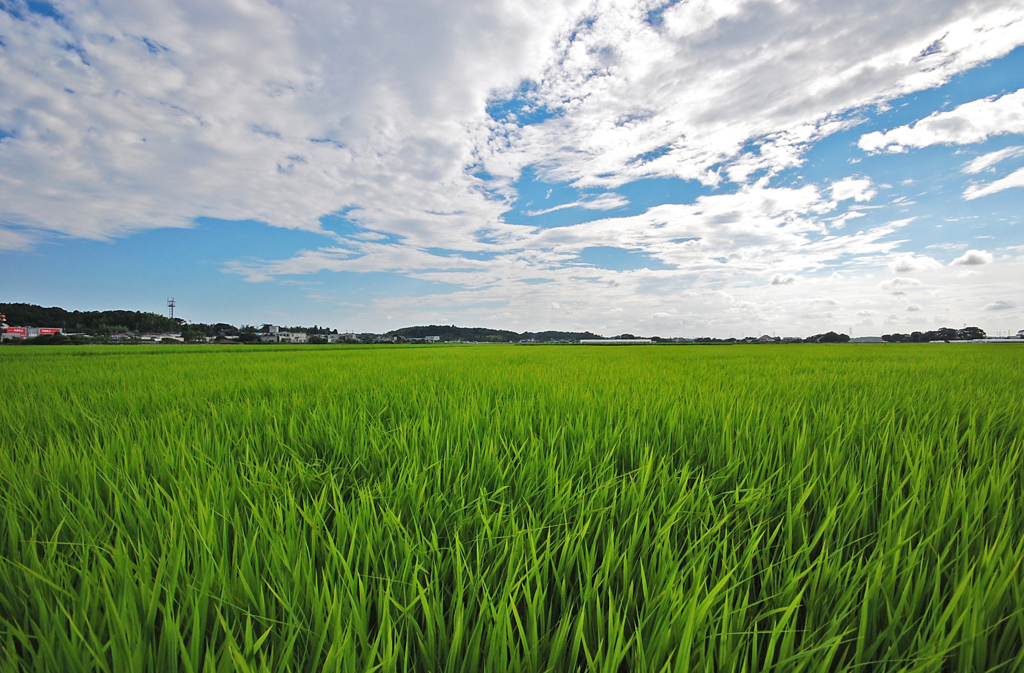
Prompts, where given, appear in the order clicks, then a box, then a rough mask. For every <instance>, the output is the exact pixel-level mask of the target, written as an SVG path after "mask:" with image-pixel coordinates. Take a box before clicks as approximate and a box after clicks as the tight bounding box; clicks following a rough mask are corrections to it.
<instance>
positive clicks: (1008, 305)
mask: <svg viewBox="0 0 1024 673" xmlns="http://www.w3.org/2000/svg"><path fill="white" fill-rule="evenodd" d="M1015 308H1017V304H1015V303H1014V302H1012V301H1005V300H999V301H994V302H992V303H991V304H986V305H985V310H986V311H1009V310H1011V309H1015Z"/></svg>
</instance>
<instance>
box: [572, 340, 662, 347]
mask: <svg viewBox="0 0 1024 673" xmlns="http://www.w3.org/2000/svg"><path fill="white" fill-rule="evenodd" d="M580 343H581V344H587V345H588V346H598V345H603V344H650V343H654V342H653V341H651V340H650V339H580Z"/></svg>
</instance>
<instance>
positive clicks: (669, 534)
mask: <svg viewBox="0 0 1024 673" xmlns="http://www.w3.org/2000/svg"><path fill="white" fill-rule="evenodd" d="M0 371H3V373H4V375H5V376H4V378H5V381H6V382H7V384H8V385H7V393H6V395H5V396H4V398H3V400H2V401H0V428H2V432H0V504H2V508H0V671H111V672H113V671H127V670H130V671H165V670H180V671H191V672H199V671H205V672H213V671H452V672H455V671H466V672H469V671H573V670H587V671H627V670H628V671H641V672H646V671H649V672H651V673H662V672H665V671H808V672H811V671H851V672H853V671H858V672H860V671H915V672H916V671H922V672H924V671H936V672H938V671H954V670H955V671H1017V670H1024V580H1022V579H1021V577H1024V569H1022V568H1021V563H1022V561H1024V516H1022V515H1024V512H1022V510H1021V498H1022V495H1024V493H1022V484H1024V480H1022V477H1024V460H1022V451H1024V432H1022V430H1024V396H1022V395H1021V390H1024V385H1022V384H1024V348H1018V347H1015V346H1008V345H1000V346H994V347H986V346H962V345H953V344H950V345H945V344H942V345H940V344H928V345H912V344H907V345H897V344H893V345H888V344H887V345H879V346H872V345H836V346H825V345H806V346H803V345H801V346H785V347H759V346H750V347H740V346H736V347H730V348H725V347H698V346H692V347H691V346H687V347H674V346H656V347H655V346H650V347H620V348H587V347H565V346H486V347H483V346H481V347H430V348H417V347H349V346H346V347H323V348H318V347H296V348H288V347H282V348H274V349H270V348H260V347H253V348H246V347H224V348H221V347H197V348H189V347H181V348H166V347H153V348H144V347H140V348H132V349H130V350H129V349H121V348H117V347H77V348H68V349H57V348H42V347H40V348H31V347H26V348H16V349H0Z"/></svg>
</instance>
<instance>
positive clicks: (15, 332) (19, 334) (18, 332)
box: [7, 327, 28, 339]
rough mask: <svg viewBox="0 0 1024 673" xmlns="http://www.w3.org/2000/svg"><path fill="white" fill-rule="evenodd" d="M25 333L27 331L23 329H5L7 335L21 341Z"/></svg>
mask: <svg viewBox="0 0 1024 673" xmlns="http://www.w3.org/2000/svg"><path fill="white" fill-rule="evenodd" d="M27 331H28V330H27V329H25V328H24V327H8V328H7V333H8V334H10V335H13V336H16V337H21V338H22V339H24V338H25V333H26V332H27Z"/></svg>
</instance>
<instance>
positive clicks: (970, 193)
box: [964, 168, 1024, 201]
mask: <svg viewBox="0 0 1024 673" xmlns="http://www.w3.org/2000/svg"><path fill="white" fill-rule="evenodd" d="M1013 187H1024V168H1018V169H1017V170H1015V171H1014V172H1013V173H1010V174H1009V175H1007V176H1006V177H1005V178H1002V179H1000V180H996V181H994V182H990V183H988V184H984V185H971V186H970V187H968V188H967V189H965V190H964V198H965V199H967V200H968V201H973V200H974V199H979V198H981V197H983V196H988V195H989V194H995V193H997V192H1001V191H1003V190H1006V189H1011V188H1013Z"/></svg>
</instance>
